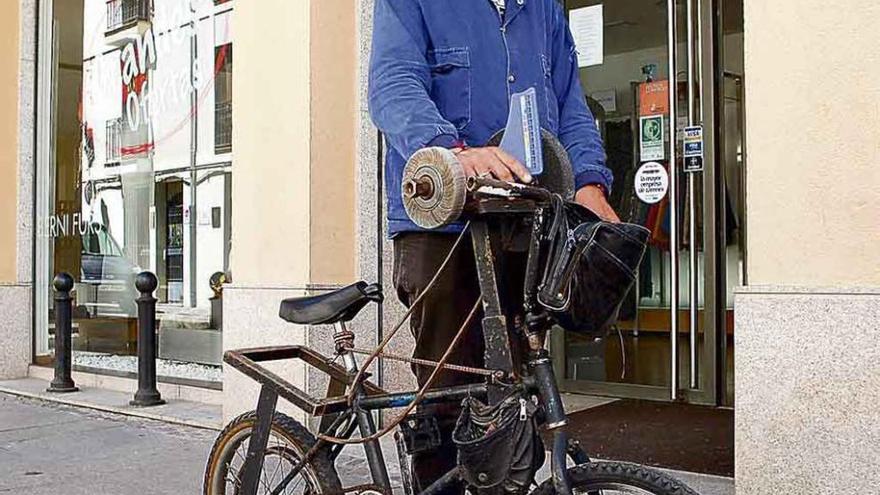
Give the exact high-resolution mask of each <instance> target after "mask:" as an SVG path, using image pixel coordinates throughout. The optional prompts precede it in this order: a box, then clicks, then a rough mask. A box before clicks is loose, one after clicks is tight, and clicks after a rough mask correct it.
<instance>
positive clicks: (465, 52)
mask: <svg viewBox="0 0 880 495" xmlns="http://www.w3.org/2000/svg"><path fill="white" fill-rule="evenodd" d="M428 64H429V65H430V67H431V99H432V100H434V103H435V104H436V105H437V109H438V110H440V114H441V115H442V116H443V118H444V119H446V120H448V121H449V122H452V124H453V125H455V127H456V128H457V129H458V130H462V129H464V128H465V127H466V126H467V125H468V124H469V123H470V121H471V60H470V50H469V49H468V48H467V47H463V48H438V49H436V50H431V51H430V52H428Z"/></svg>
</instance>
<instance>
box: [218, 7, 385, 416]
mask: <svg viewBox="0 0 880 495" xmlns="http://www.w3.org/2000/svg"><path fill="white" fill-rule="evenodd" d="M355 13H356V10H355V7H354V6H353V5H351V4H349V3H348V2H331V3H327V2H321V1H319V0H312V1H301V2H289V1H287V0H267V1H261V2H241V3H240V4H239V5H237V7H236V18H235V23H236V50H237V56H240V58H239V61H240V63H239V64H236V65H235V68H234V71H235V72H234V77H235V78H236V81H237V82H236V84H237V89H236V94H237V95H239V96H238V97H237V98H238V99H237V100H236V112H235V114H234V117H233V118H234V125H233V129H234V131H233V146H234V148H235V149H236V161H237V165H236V167H238V168H237V170H236V174H237V175H236V181H235V184H234V186H233V191H232V197H233V208H232V211H233V222H232V224H233V235H232V237H233V239H234V240H233V246H234V247H233V249H232V259H231V267H232V271H233V274H234V275H233V277H234V279H233V280H234V283H233V284H232V285H230V286H229V287H227V289H226V291H225V292H224V348H225V349H234V348H241V347H251V346H263V345H290V344H308V345H310V346H312V347H314V348H317V349H319V350H321V351H323V352H327V353H330V352H332V345H331V342H332V334H331V329H330V328H327V327H309V326H297V325H293V324H290V323H287V322H284V321H282V320H281V319H279V318H278V305H279V303H280V301H281V300H282V299H283V298H285V297H293V296H299V295H305V294H308V293H316V292H319V291H321V290H326V289H328V288H336V287H339V286H342V285H348V284H350V283H352V282H354V281H356V280H357V279H356V278H355V277H356V248H355V245H356V236H355V230H356V214H355V210H356V208H355V204H356V201H358V200H357V199H356V198H357V196H356V194H357V192H356V186H355V182H356V181H355V170H356V168H355V163H356V153H355V149H356V148H355V144H356V142H357V127H356V124H355V122H356V115H355V112H356V111H355V108H356V98H357V87H356V85H355V78H356V76H357V71H356V69H355V67H356V61H355V53H356V47H357V38H356V37H355V36H356V35H355V30H356V24H355ZM275 47H284V50H277V49H275ZM342 67H344V68H350V69H349V70H340V68H342ZM369 314H370V313H369V312H365V314H364V315H362V316H361V317H360V318H359V319H358V321H357V322H355V324H354V327H355V328H356V330H357V331H358V334H359V336H358V338H359V341H358V343H359V345H365V346H369V345H371V344H372V343H373V342H374V341H375V340H374V337H373V331H374V325H371V324H369V323H364V322H367V321H368V318H369V316H368V315H369ZM373 314H375V313H373ZM270 368H271V369H273V370H274V371H276V372H277V373H279V374H280V375H281V376H284V377H285V378H287V379H290V380H292V382H293V383H294V384H296V385H298V386H300V387H303V388H306V389H307V390H309V391H310V392H311V393H313V394H314V395H320V394H321V393H322V389H323V392H326V382H324V381H323V380H322V377H321V376H320V375H319V374H317V373H314V372H310V371H309V370H308V369H306V368H305V367H304V366H302V365H301V364H297V363H292V362H289V363H278V364H277V365H275V366H271V365H270ZM257 392H258V387H257V385H256V384H255V383H254V382H251V381H250V380H249V379H247V378H245V377H244V376H243V375H241V374H240V373H238V372H236V371H234V370H233V369H231V368H229V367H226V369H225V373H224V394H225V397H226V400H225V403H224V415H225V416H226V417H231V416H233V415H235V414H238V413H239V412H242V411H245V410H248V409H251V408H253V407H254V404H255V403H256V399H257ZM282 409H283V410H286V411H287V412H290V413H293V414H294V415H295V416H296V417H299V418H302V415H301V413H299V412H298V411H295V410H292V408H290V407H285V406H282Z"/></svg>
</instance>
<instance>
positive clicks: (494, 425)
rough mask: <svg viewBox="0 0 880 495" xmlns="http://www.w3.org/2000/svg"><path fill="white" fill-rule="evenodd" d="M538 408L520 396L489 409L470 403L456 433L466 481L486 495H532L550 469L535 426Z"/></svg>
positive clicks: (465, 405) (454, 438) (467, 401)
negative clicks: (542, 471)
mask: <svg viewBox="0 0 880 495" xmlns="http://www.w3.org/2000/svg"><path fill="white" fill-rule="evenodd" d="M536 410H537V408H536V407H535V405H534V404H532V402H531V401H529V400H527V399H526V398H525V397H524V396H523V395H522V393H520V392H515V393H513V394H511V395H510V396H508V397H507V398H505V399H504V400H503V401H501V402H500V403H498V404H496V405H495V406H494V407H493V406H487V405H486V404H483V403H482V402H480V401H479V400H477V399H475V398H472V397H468V398H467V399H465V400H464V401H462V411H461V415H460V416H459V417H458V421H457V422H456V424H455V430H454V431H453V432H452V441H453V442H455V445H456V447H457V449H458V465H459V466H460V467H461V468H462V473H463V475H464V479H465V481H466V482H467V483H468V484H469V485H470V486H472V487H474V488H475V489H476V490H477V493H480V494H491V495H495V494H519V493H525V492H527V491H528V489H529V486H530V485H531V483H532V481H534V478H535V473H536V472H537V471H538V469H539V468H540V467H541V465H542V464H544V444H543V442H542V441H541V437H540V436H538V429H537V427H536V424H535V417H534V415H535V411H536Z"/></svg>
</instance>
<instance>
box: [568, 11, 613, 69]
mask: <svg viewBox="0 0 880 495" xmlns="http://www.w3.org/2000/svg"><path fill="white" fill-rule="evenodd" d="M602 18H603V16H602V4H599V5H590V6H589V7H582V8H579V9H572V10H571V11H570V12H569V13H568V25H569V27H570V28H571V35H572V37H573V38H574V46H575V48H576V49H577V56H578V67H590V66H592V65H601V64H602V61H603V59H604V58H605V46H604V37H603V35H604V32H603V30H604V29H605V26H604V23H603V22H602Z"/></svg>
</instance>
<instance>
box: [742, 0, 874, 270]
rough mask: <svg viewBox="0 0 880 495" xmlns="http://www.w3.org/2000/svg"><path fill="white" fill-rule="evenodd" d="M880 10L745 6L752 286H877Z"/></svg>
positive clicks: (799, 4) (864, 2) (760, 0)
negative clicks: (879, 45)
mask: <svg viewBox="0 0 880 495" xmlns="http://www.w3.org/2000/svg"><path fill="white" fill-rule="evenodd" d="M878 23H880V3H877V2H876V1H874V0H849V1H847V2H828V1H825V0H776V1H772V2H768V1H765V0H745V33H746V35H745V74H746V79H745V81H746V119H747V120H746V129H747V151H748V165H747V166H748V183H747V189H746V190H747V193H748V197H747V208H748V212H747V214H748V227H749V234H748V235H749V242H748V249H749V252H748V253H749V258H748V259H749V266H748V270H749V278H750V283H751V284H797V285H814V286H815V285H822V286H846V285H859V286H880V249H878V246H880V83H878V81H880V51H878V50H877V49H876V46H877V44H878V42H880V32H878V30H877V25H878Z"/></svg>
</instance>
